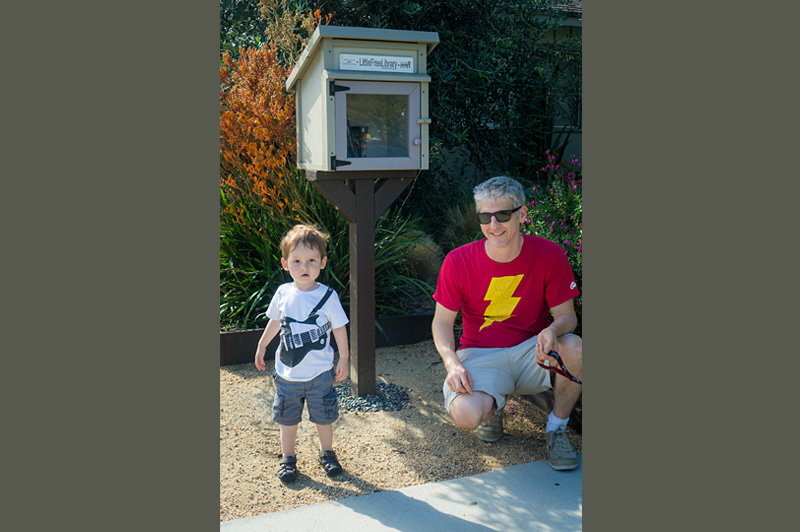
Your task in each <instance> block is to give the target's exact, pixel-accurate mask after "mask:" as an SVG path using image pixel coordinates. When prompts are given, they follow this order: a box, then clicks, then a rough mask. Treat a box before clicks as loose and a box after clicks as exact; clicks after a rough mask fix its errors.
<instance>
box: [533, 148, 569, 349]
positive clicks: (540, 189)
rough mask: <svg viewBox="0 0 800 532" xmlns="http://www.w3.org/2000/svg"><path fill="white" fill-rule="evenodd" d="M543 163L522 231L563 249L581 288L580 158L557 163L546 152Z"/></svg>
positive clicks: (554, 157) (553, 157) (552, 155)
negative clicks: (540, 180) (541, 180)
mask: <svg viewBox="0 0 800 532" xmlns="http://www.w3.org/2000/svg"><path fill="white" fill-rule="evenodd" d="M547 160H548V162H547V165H546V166H544V167H543V168H541V171H542V172H545V173H546V174H547V176H548V179H546V180H545V181H544V183H543V184H540V185H537V186H534V187H532V190H531V199H530V201H529V202H528V221H527V222H526V223H524V224H523V225H522V232H523V233H524V234H529V235H537V236H541V237H544V238H547V239H548V240H552V241H553V242H555V243H556V244H558V245H559V246H561V248H562V249H563V250H564V251H565V252H566V254H567V258H568V259H569V264H570V266H571V267H572V272H573V274H574V275H575V282H576V283H577V284H578V290H581V292H582V289H583V283H582V279H583V275H582V273H583V229H582V223H583V217H582V213H583V207H582V204H583V202H582V199H583V185H582V182H583V170H582V167H581V162H580V159H578V158H572V159H571V160H570V161H568V162H566V163H557V162H556V155H554V154H551V153H550V152H549V151H548V152H547ZM582 311H583V295H580V296H578V297H577V298H575V313H576V314H577V316H578V327H577V329H576V331H575V332H576V334H579V335H580V334H581V323H582V319H581V318H582Z"/></svg>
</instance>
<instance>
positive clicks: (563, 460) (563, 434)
mask: <svg viewBox="0 0 800 532" xmlns="http://www.w3.org/2000/svg"><path fill="white" fill-rule="evenodd" d="M545 439H546V440H547V454H548V455H549V459H550V467H552V468H553V469H555V470H557V471H567V470H569V469H575V468H576V467H578V454H577V453H576V452H575V449H573V448H572V444H571V443H570V442H569V438H568V437H567V429H566V428H560V429H557V430H552V431H550V432H548V433H547V434H545Z"/></svg>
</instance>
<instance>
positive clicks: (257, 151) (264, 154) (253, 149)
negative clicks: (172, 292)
mask: <svg viewBox="0 0 800 532" xmlns="http://www.w3.org/2000/svg"><path fill="white" fill-rule="evenodd" d="M287 73H288V72H287V69H286V68H285V67H283V66H282V65H281V64H280V62H279V60H278V50H277V49H276V47H274V46H262V47H260V48H258V49H241V50H239V58H238V59H234V58H233V57H231V56H230V55H229V54H224V55H223V63H222V65H221V67H220V318H221V324H222V326H223V327H225V328H239V329H244V328H252V327H258V326H263V325H264V324H265V323H266V317H265V316H264V311H265V310H266V308H267V305H268V304H269V300H270V298H271V297H272V295H273V293H274V291H275V289H276V288H277V285H278V284H280V283H282V282H288V281H290V280H291V278H290V277H289V276H288V274H286V273H285V272H284V271H283V270H282V268H281V267H280V250H279V248H278V244H279V242H280V240H281V238H282V236H283V234H284V233H285V232H286V231H288V230H289V229H290V228H291V227H292V226H293V225H295V224H296V223H307V224H313V225H316V226H318V227H320V228H321V229H323V230H324V231H326V232H328V233H329V234H330V237H331V238H330V241H329V245H328V267H327V268H325V270H323V273H322V275H321V276H320V281H321V282H323V283H325V284H328V285H330V286H333V287H334V288H336V289H337V291H338V292H339V295H340V297H341V299H342V301H343V303H345V304H347V303H348V301H349V298H350V294H349V292H350V291H349V246H350V243H349V228H348V222H347V221H346V220H345V219H344V218H343V217H342V216H341V215H340V214H339V213H338V212H337V211H336V208H335V207H334V206H333V205H331V204H330V203H328V202H327V201H326V200H325V199H324V198H323V197H322V196H321V195H320V194H319V193H318V192H317V191H316V189H314V187H313V186H312V185H311V184H310V183H309V182H308V181H307V180H306V179H305V178H304V177H303V175H302V173H301V171H300V170H298V169H297V168H296V165H295V155H294V146H295V127H294V99H293V97H292V95H290V94H287V93H286V91H285V89H284V86H285V85H284V83H285V81H286V76H287ZM375 231H376V236H375V283H376V294H377V296H376V311H377V313H378V314H379V315H380V313H381V312H384V313H388V312H402V311H403V310H405V309H408V308H416V307H417V306H418V304H419V301H429V300H430V296H431V294H432V293H433V288H432V287H431V285H430V284H429V283H428V282H427V281H426V280H423V279H420V278H418V276H417V274H416V268H417V267H418V265H419V264H418V261H419V255H418V254H414V252H413V250H414V249H415V247H416V238H418V237H419V234H420V233H419V230H418V227H417V221H416V220H412V219H409V218H408V217H404V216H401V215H400V214H399V213H398V211H397V210H396V209H395V210H390V211H388V212H387V213H384V215H383V216H381V217H380V219H379V220H378V222H377V224H376V229H375Z"/></svg>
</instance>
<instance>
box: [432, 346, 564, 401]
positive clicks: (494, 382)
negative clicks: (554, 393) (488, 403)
mask: <svg viewBox="0 0 800 532" xmlns="http://www.w3.org/2000/svg"><path fill="white" fill-rule="evenodd" d="M456 355H458V358H459V359H460V360H461V363H462V364H464V367H465V368H467V371H469V373H470V375H472V389H473V391H481V392H485V393H487V394H489V395H491V396H492V397H494V400H495V403H496V404H497V409H498V410H499V409H501V408H503V407H504V406H505V404H506V395H508V394H510V393H513V394H517V395H535V394H537V393H540V392H544V391H546V390H549V389H551V388H552V387H553V386H552V384H551V383H550V373H551V372H550V371H548V370H546V369H543V368H542V367H541V366H539V364H537V363H536V358H535V357H536V337H535V336H534V337H533V338H531V339H530V340H526V341H524V342H522V343H521V344H519V345H517V346H513V347H492V348H478V347H468V348H465V349H460V350H458V351H456ZM442 392H443V393H444V408H445V410H446V411H447V412H448V413H449V412H450V403H452V402H453V399H455V398H456V397H457V396H458V395H460V394H458V393H455V392H454V391H452V390H451V389H450V387H449V386H448V385H447V384H443V385H442Z"/></svg>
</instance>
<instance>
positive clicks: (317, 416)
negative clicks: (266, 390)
mask: <svg viewBox="0 0 800 532" xmlns="http://www.w3.org/2000/svg"><path fill="white" fill-rule="evenodd" d="M335 375H336V373H335V370H334V369H333V368H331V369H330V371H325V372H323V373H320V374H319V375H317V376H316V377H314V378H313V379H311V380H310V381H302V382H295V381H287V380H286V379H283V378H281V377H280V376H279V375H278V374H277V373H275V372H273V373H272V378H273V379H274V380H275V400H274V401H273V403H272V420H273V421H274V422H276V423H277V424H279V425H289V426H291V425H297V424H298V423H300V420H301V418H302V417H303V404H304V403H308V419H309V420H310V421H311V422H312V423H314V424H316V425H330V424H331V423H333V422H334V421H336V420H337V419H338V418H339V398H338V397H337V395H336V388H334V387H333V380H334V377H335Z"/></svg>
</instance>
